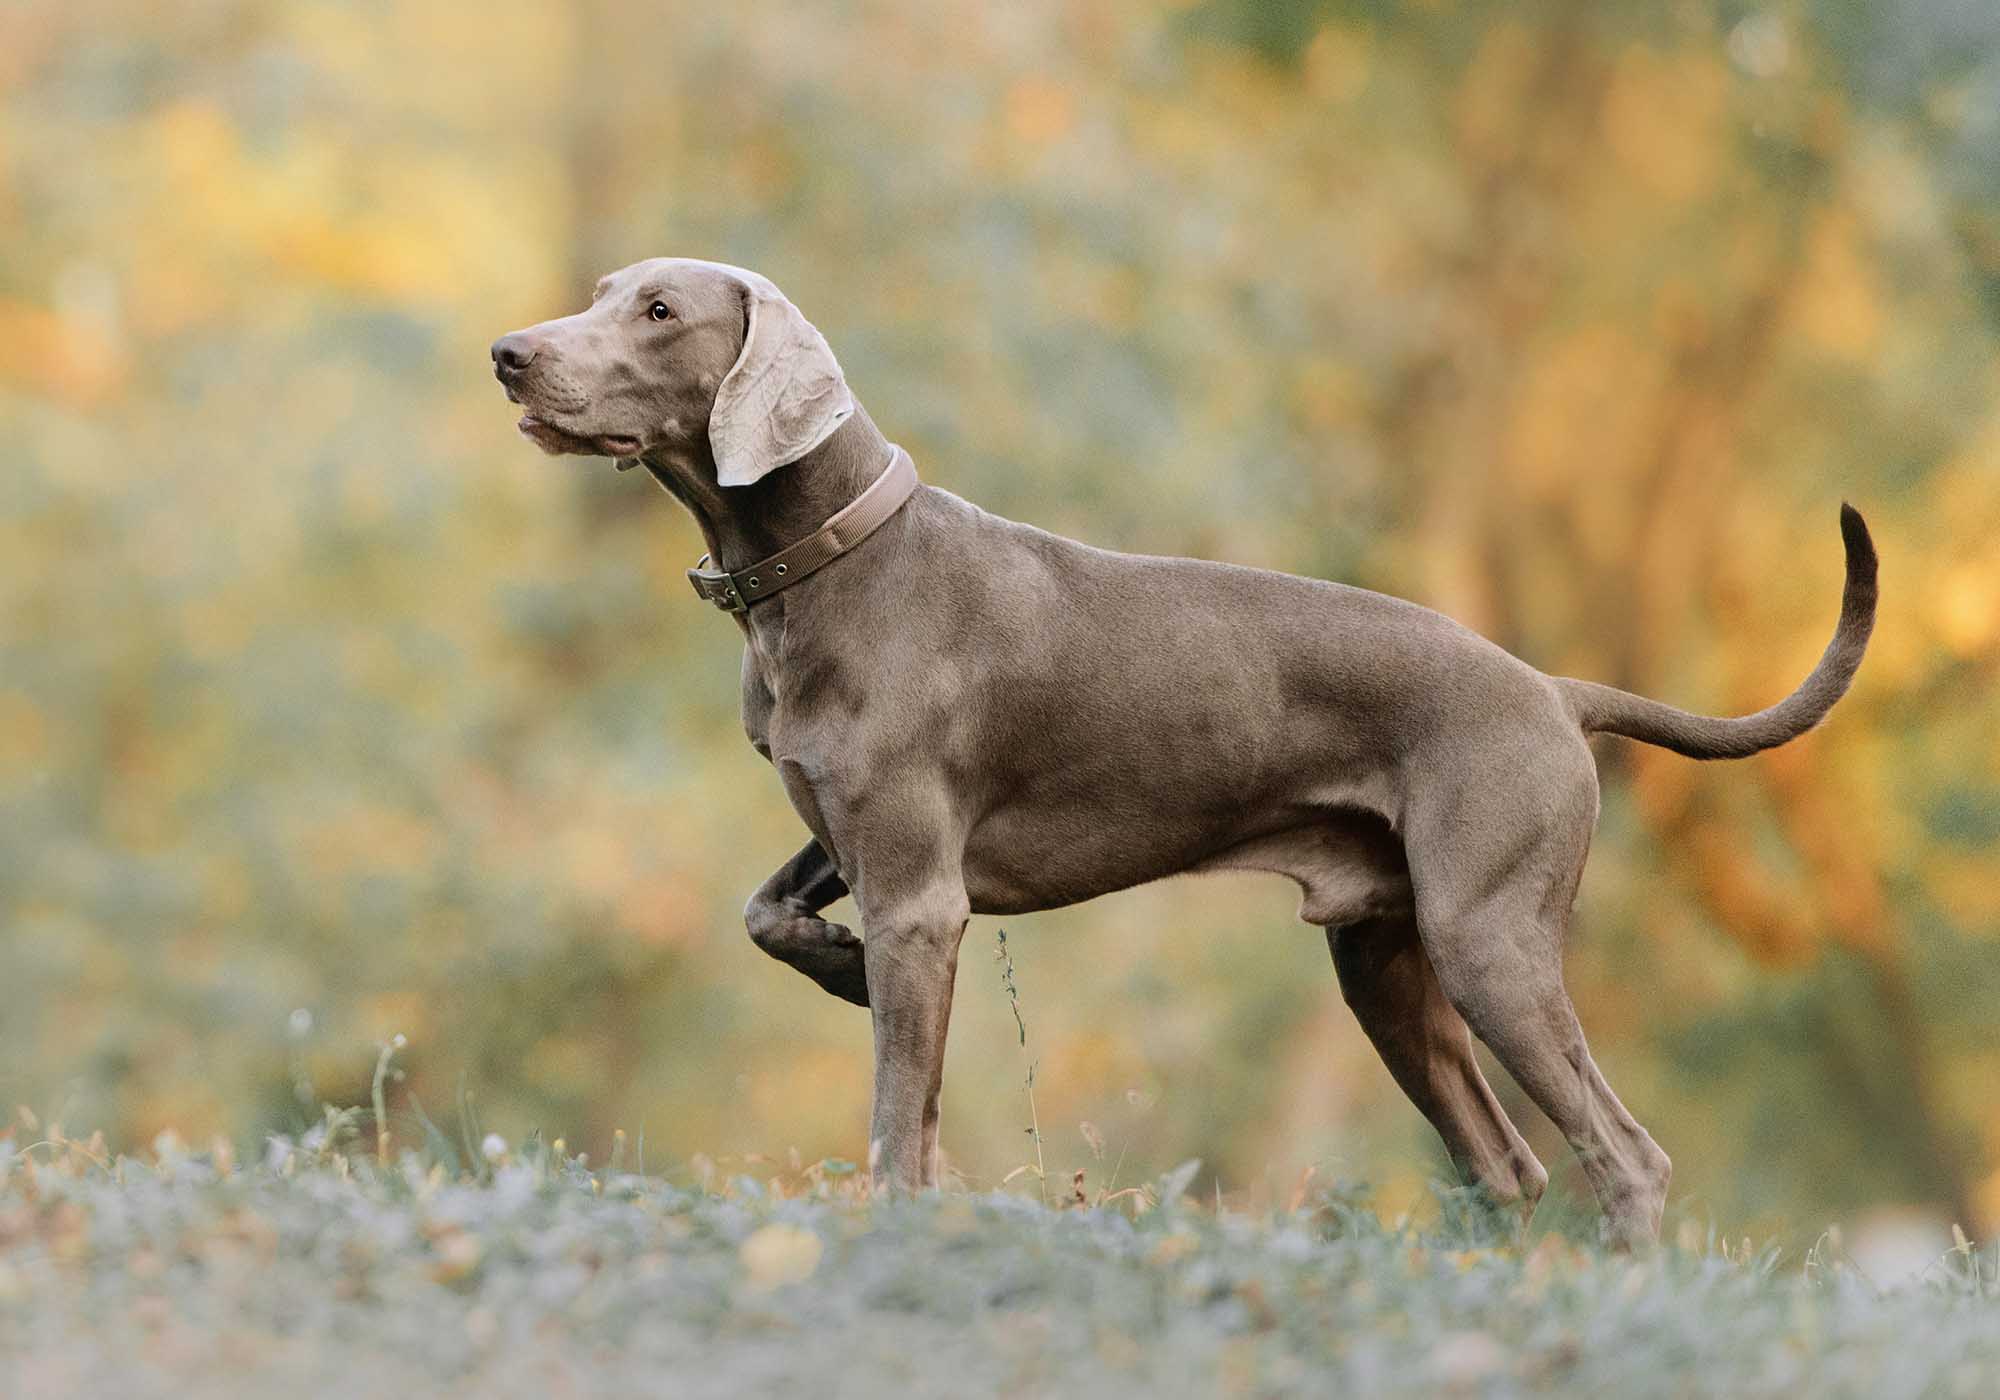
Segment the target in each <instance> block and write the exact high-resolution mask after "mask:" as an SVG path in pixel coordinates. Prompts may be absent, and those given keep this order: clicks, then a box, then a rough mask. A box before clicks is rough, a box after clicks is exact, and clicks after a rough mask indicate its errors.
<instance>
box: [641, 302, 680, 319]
mask: <svg viewBox="0 0 2000 1400" xmlns="http://www.w3.org/2000/svg"><path fill="white" fill-rule="evenodd" d="M646 314H647V315H648V316H651V317H652V318H653V319H654V320H655V321H664V320H666V319H667V318H668V317H669V316H671V315H673V314H674V313H673V312H672V311H670V310H669V309H668V308H667V304H666V303H665V302H663V301H656V302H654V303H653V306H652V309H651V310H650V311H648V312H647V313H646Z"/></svg>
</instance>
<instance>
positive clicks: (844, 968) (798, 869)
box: [743, 841, 868, 1006]
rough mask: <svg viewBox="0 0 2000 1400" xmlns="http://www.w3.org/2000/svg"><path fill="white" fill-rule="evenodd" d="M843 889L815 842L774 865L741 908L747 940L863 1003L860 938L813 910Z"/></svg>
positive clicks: (835, 991) (843, 996) (865, 993)
mask: <svg viewBox="0 0 2000 1400" xmlns="http://www.w3.org/2000/svg"><path fill="white" fill-rule="evenodd" d="M846 893H847V882H846V881H845V880H843V879H841V878H840V872H839V871H838V870H836V869H835V868H834V865H833V860H832V859H831V858H830V857H829V856H828V855H827V853H826V851H825V849H824V848H823V847H822V846H821V845H820V844H819V842H817V841H808V842H806V844H805V847H804V849H802V850H801V851H800V852H799V853H798V854H797V855H795V856H793V857H792V858H791V859H790V860H788V861H786V862H785V863H784V864H783V865H781V866H779V867H778V869H777V872H776V873H775V874H773V875H772V876H771V878H770V879H768V880H766V881H765V882H764V883H763V884H762V885H761V886H759V887H758V890H757V893H755V894H753V895H751V896H750V902H749V903H748V904H746V905H745V906H744V907H743V922H744V924H745V925H746V926H747V927H748V928H749V930H750V940H751V942H753V943H755V944H756V945H757V946H758V947H759V948H762V949H763V950H764V951H765V952H767V953H769V954H770V955H771V956H772V957H774V958H776V959H777V960H778V961H779V962H782V963H786V964H789V965H790V966H792V967H795V968H797V969H798V970H799V971H800V972H803V973H804V974H805V975H806V976H808V977H810V978H812V980H813V981H815V982H817V983H819V984H820V986H822V987H824V988H826V989H827V990H828V991H829V992H832V993H833V994H834V995H835V996H837V997H839V998H840V999H841V1000H843V1001H851V1002H853V1003H854V1004H855V1005H856V1006H866V1005H868V976H867V973H866V971H865V970H864V968H863V966H862V953H861V940H860V939H858V938H856V937H855V936H854V934H853V932H852V931H851V930H849V929H847V928H846V927H844V926H843V925H840V924H831V923H828V922H827V921H826V920H825V919H822V918H819V917H818V914H819V911H820V910H822V909H824V908H826V906H827V905H829V904H831V903H833V901H835V900H836V899H839V898H840V897H841V896H842V895H844V894H846Z"/></svg>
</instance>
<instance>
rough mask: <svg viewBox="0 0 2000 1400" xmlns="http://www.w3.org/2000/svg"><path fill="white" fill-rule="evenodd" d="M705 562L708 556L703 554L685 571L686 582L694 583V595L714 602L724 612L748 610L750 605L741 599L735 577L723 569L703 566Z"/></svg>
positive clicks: (741, 595)
mask: <svg viewBox="0 0 2000 1400" xmlns="http://www.w3.org/2000/svg"><path fill="white" fill-rule="evenodd" d="M707 563H708V556H707V555H706V554H704V555H702V556H701V562H700V563H698V564H696V565H695V566H694V567H693V568H692V569H689V570H688V571H687V578H688V582H689V583H691V584H693V585H694V595H695V597H697V598H700V599H702V600H704V601H705V602H710V603H713V604H715V606H717V607H718V608H720V609H722V610H723V611H724V612H726V613H740V612H749V611H750V605H749V604H748V603H746V602H744V601H743V594H742V592H741V591H740V590H739V589H738V588H737V587H736V579H735V577H734V576H733V575H731V574H730V573H728V572H727V571H726V570H723V569H710V568H705V567H703V566H704V565H706V564H707Z"/></svg>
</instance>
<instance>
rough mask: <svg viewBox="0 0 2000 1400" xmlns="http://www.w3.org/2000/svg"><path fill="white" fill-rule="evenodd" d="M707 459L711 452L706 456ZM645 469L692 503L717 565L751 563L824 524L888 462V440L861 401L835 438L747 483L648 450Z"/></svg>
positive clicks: (691, 509)
mask: <svg viewBox="0 0 2000 1400" xmlns="http://www.w3.org/2000/svg"><path fill="white" fill-rule="evenodd" d="M704 456H705V453H704ZM644 460H645V463H646V469H647V470H648V471H650V472H651V473H652V474H653V476H654V477H655V478H656V479H657V480H658V481H659V483H660V484H661V485H662V486H664V487H666V488H667V490H668V491H669V492H671V493H672V495H673V496H674V498H675V499H676V500H678V501H679V502H680V503H681V504H682V505H684V506H686V507H687V508H688V512H689V513H690V514H691V515H693V516H694V519H695V524H696V525H698V526H699V527H700V528H701V535H702V540H703V542H704V543H706V544H707V545H708V557H709V560H710V562H711V563H712V564H713V565H714V566H715V567H716V568H718V569H728V570H731V571H734V570H737V569H743V568H747V567H748V566H750V565H751V564H754V563H756V562H757V561H758V560H759V559H763V558H765V557H767V556H769V555H772V554H776V553H777V552H778V551H779V550H781V549H783V548H784V547H785V546H786V545H789V544H793V543H795V542H797V541H799V540H802V539H804V538H805V537H806V536H807V535H810V534H811V533H812V532H813V531H815V530H817V529H819V527H820V526H822V525H824V524H826V522H827V521H828V520H829V519H830V518H831V517H832V516H833V515H834V514H835V513H836V512H838V511H839V510H840V509H841V508H842V507H844V506H846V505H847V504H848V503H849V502H851V501H853V499H854V498H855V497H856V496H859V495H860V494H861V493H862V492H863V491H864V490H866V489H867V488H868V485H869V483H870V482H872V481H874V480H875V478H876V477H878V476H880V475H881V474H882V469H883V468H884V467H885V466H887V465H888V462H889V440H888V439H887V438H885V437H883V436H882V433H881V430H880V429H878V428H877V427H876V426H875V421H874V420H873V419H872V418H870V417H869V416H868V411H867V410H866V409H864V408H863V407H861V405H860V404H859V403H856V404H855V405H854V413H853V415H852V416H851V417H849V418H848V420H847V421H846V422H845V423H842V424H841V425H840V426H839V427H838V428H836V429H834V431H833V435H832V436H831V437H829V438H827V440H826V441H825V442H822V443H821V444H820V445H819V446H818V447H815V448H814V449H813V450H812V451H810V452H808V453H807V454H806V455H805V456H803V457H801V458H799V460H798V461H796V462H793V463H791V464H790V465H789V466H783V467H779V468H778V469H777V470H776V471H774V472H772V473H771V474H770V475H769V476H767V477H765V478H764V479H763V480H761V481H756V482H752V483H751V484H750V485H748V486H718V485H717V484H716V481H715V466H714V463H713V462H712V461H709V460H703V461H699V462H697V461H694V460H691V459H689V458H684V457H679V456H674V455H668V454H661V455H660V456H659V457H658V458H657V459H656V458H655V457H654V456H653V455H650V454H649V455H648V456H647V457H646V458H645V459H644Z"/></svg>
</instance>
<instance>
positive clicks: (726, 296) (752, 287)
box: [493, 258, 854, 486]
mask: <svg viewBox="0 0 2000 1400" xmlns="http://www.w3.org/2000/svg"><path fill="white" fill-rule="evenodd" d="M493 373H494V375H495V376H496V377H497V378H498V379H499V381H500V383H501V384H502V385H504V386H505V387H506V390H507V397H508V398H510V399H512V400H513V401H514V402H515V403H518V404H520V405H521V406H522V407H524V408H525V409H527V413H526V414H524V415H523V416H522V418H521V421H520V425H519V426H520V429H521V432H522V433H523V434H524V435H525V436H527V437H528V438H530V439H531V440H533V441H534V443H535V444H536V445H537V446H538V447H540V448H541V449H542V450H543V451H544V452H548V453H566V452H567V453H577V454H581V455H585V456H598V457H643V456H645V455H646V454H648V453H651V452H656V451H658V452H665V453H672V454H675V455H684V456H685V457H687V458H689V459H691V460H693V461H695V462H697V463H700V464H702V465H704V466H712V468H713V470H714V472H715V477H716V481H717V483H718V484H719V485H722V486H747V485H748V484H750V483H751V482H753V481H756V480H757V479H758V478H760V477H762V476H764V475H765V474H766V473H768V472H770V471H771V470H773V469H774V468H777V467H781V466H784V465H785V464H786V463H788V462H795V461H797V460H798V459H799V458H801V457H803V456H804V455H805V454H806V453H808V452H810V451H812V450H813V448H815V447H817V446H819V444H820V443H822V442H824V441H825V440H826V438H827V437H828V436H829V435H830V434H831V433H832V432H833V430H834V429H835V428H837V427H839V426H840V425H841V423H842V422H844V421H845V420H846V419H847V417H848V416H849V415H850V414H851V413H853V412H854V400H853V398H852V396H851V395H850V394H849V393H848V390H847V381H846V379H845V378H844V377H843V376H842V375H841V372H840V365H839V363H838V362H837V361H836V360H835V359H834V358H833V351H832V350H831V349H829V348H828V346H827V343H826V340H825V339H824V338H823V337H822V336H821V335H820V333H819V332H818V331H817V330H814V329H813V326H812V323H811V322H810V321H808V320H806V318H805V317H804V316H803V315H801V314H800V312H799V309H798V308H797V307H796V306H793V305H792V304H791V302H789V301H787V300H786V299H785V295H784V293H782V292H780V291H779V290H778V289H777V288H776V287H775V286H773V285H772V284H771V283H770V281H769V280H767V279H766V278H763V277H760V276H758V275H757V274H756V273H754V272H749V271H746V270H744V269H743V268H740V267H730V266H727V265H726V264H723V263H711V262H699V261H697V260H695V259H692V258H654V259H651V260H650V261H647V262H642V263H634V264H633V265H632V266H630V267H628V268H625V269H623V270H622V271H619V272H614V273H612V274H611V275H610V276H608V277H606V278H604V279H603V280H602V281H601V282H599V283H598V284H597V292H596V295H595V296H594V297H593V299H592V301H591V304H590V307H589V309H588V310H585V311H579V312H578V313H577V314H576V315H574V316H565V317H563V318H561V319H560V320H555V321H544V322H542V323H541V324H540V325H537V326H529V327H528V328H527V329H526V330H519V331H514V332H513V333H511V334H509V335H503V336H501V337H500V339H498V340H496V341H494V342H493Z"/></svg>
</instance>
